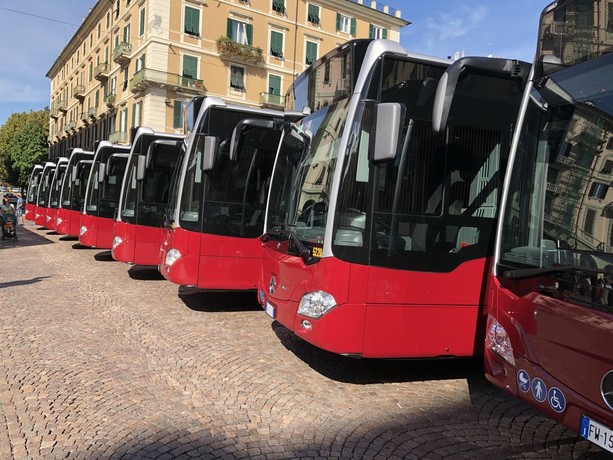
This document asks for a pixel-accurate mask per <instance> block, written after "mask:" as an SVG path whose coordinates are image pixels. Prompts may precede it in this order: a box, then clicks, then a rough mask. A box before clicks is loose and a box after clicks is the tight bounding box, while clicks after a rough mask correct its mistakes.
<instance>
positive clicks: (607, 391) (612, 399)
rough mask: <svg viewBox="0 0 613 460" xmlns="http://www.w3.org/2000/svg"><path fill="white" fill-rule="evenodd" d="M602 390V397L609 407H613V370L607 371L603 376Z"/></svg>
mask: <svg viewBox="0 0 613 460" xmlns="http://www.w3.org/2000/svg"><path fill="white" fill-rule="evenodd" d="M600 391H601V392H602V399H604V402H605V403H606V404H607V406H609V409H613V370H611V371H609V372H607V373H606V374H605V376H604V377H603V378H602V383H601V384H600Z"/></svg>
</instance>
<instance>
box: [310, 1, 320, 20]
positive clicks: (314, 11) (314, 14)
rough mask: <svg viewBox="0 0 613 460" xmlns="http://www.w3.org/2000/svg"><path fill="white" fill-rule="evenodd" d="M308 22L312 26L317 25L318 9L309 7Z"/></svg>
mask: <svg viewBox="0 0 613 460" xmlns="http://www.w3.org/2000/svg"><path fill="white" fill-rule="evenodd" d="M308 15H309V16H308V20H309V21H310V22H312V23H314V24H319V7H318V6H316V5H309V13H308Z"/></svg>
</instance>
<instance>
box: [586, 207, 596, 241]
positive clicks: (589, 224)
mask: <svg viewBox="0 0 613 460" xmlns="http://www.w3.org/2000/svg"><path fill="white" fill-rule="evenodd" d="M595 219H596V211H594V210H593V209H588V210H587V211H586V212H585V222H584V223H583V231H584V232H585V233H586V234H587V235H590V236H593V235H594V221H595Z"/></svg>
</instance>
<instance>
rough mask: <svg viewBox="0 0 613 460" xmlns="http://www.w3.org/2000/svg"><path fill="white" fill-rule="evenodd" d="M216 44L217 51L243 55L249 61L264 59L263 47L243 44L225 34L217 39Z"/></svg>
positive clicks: (238, 55) (231, 54)
mask: <svg viewBox="0 0 613 460" xmlns="http://www.w3.org/2000/svg"><path fill="white" fill-rule="evenodd" d="M215 44H216V45H217V51H218V52H219V53H221V54H227V55H229V56H235V57H241V58H243V59H245V60H247V61H254V62H255V63H258V62H261V61H263V60H264V56H263V51H262V48H256V47H253V46H249V45H242V44H240V43H237V42H235V41H234V40H232V39H231V38H228V37H225V36H221V37H219V38H218V39H217V40H216V41H215Z"/></svg>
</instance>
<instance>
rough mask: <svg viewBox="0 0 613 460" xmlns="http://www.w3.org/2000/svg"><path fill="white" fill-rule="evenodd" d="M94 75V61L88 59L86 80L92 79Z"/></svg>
mask: <svg viewBox="0 0 613 460" xmlns="http://www.w3.org/2000/svg"><path fill="white" fill-rule="evenodd" d="M93 77H94V63H93V62H92V61H89V66H88V68H87V81H90V82H91V81H92V79H93Z"/></svg>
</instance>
